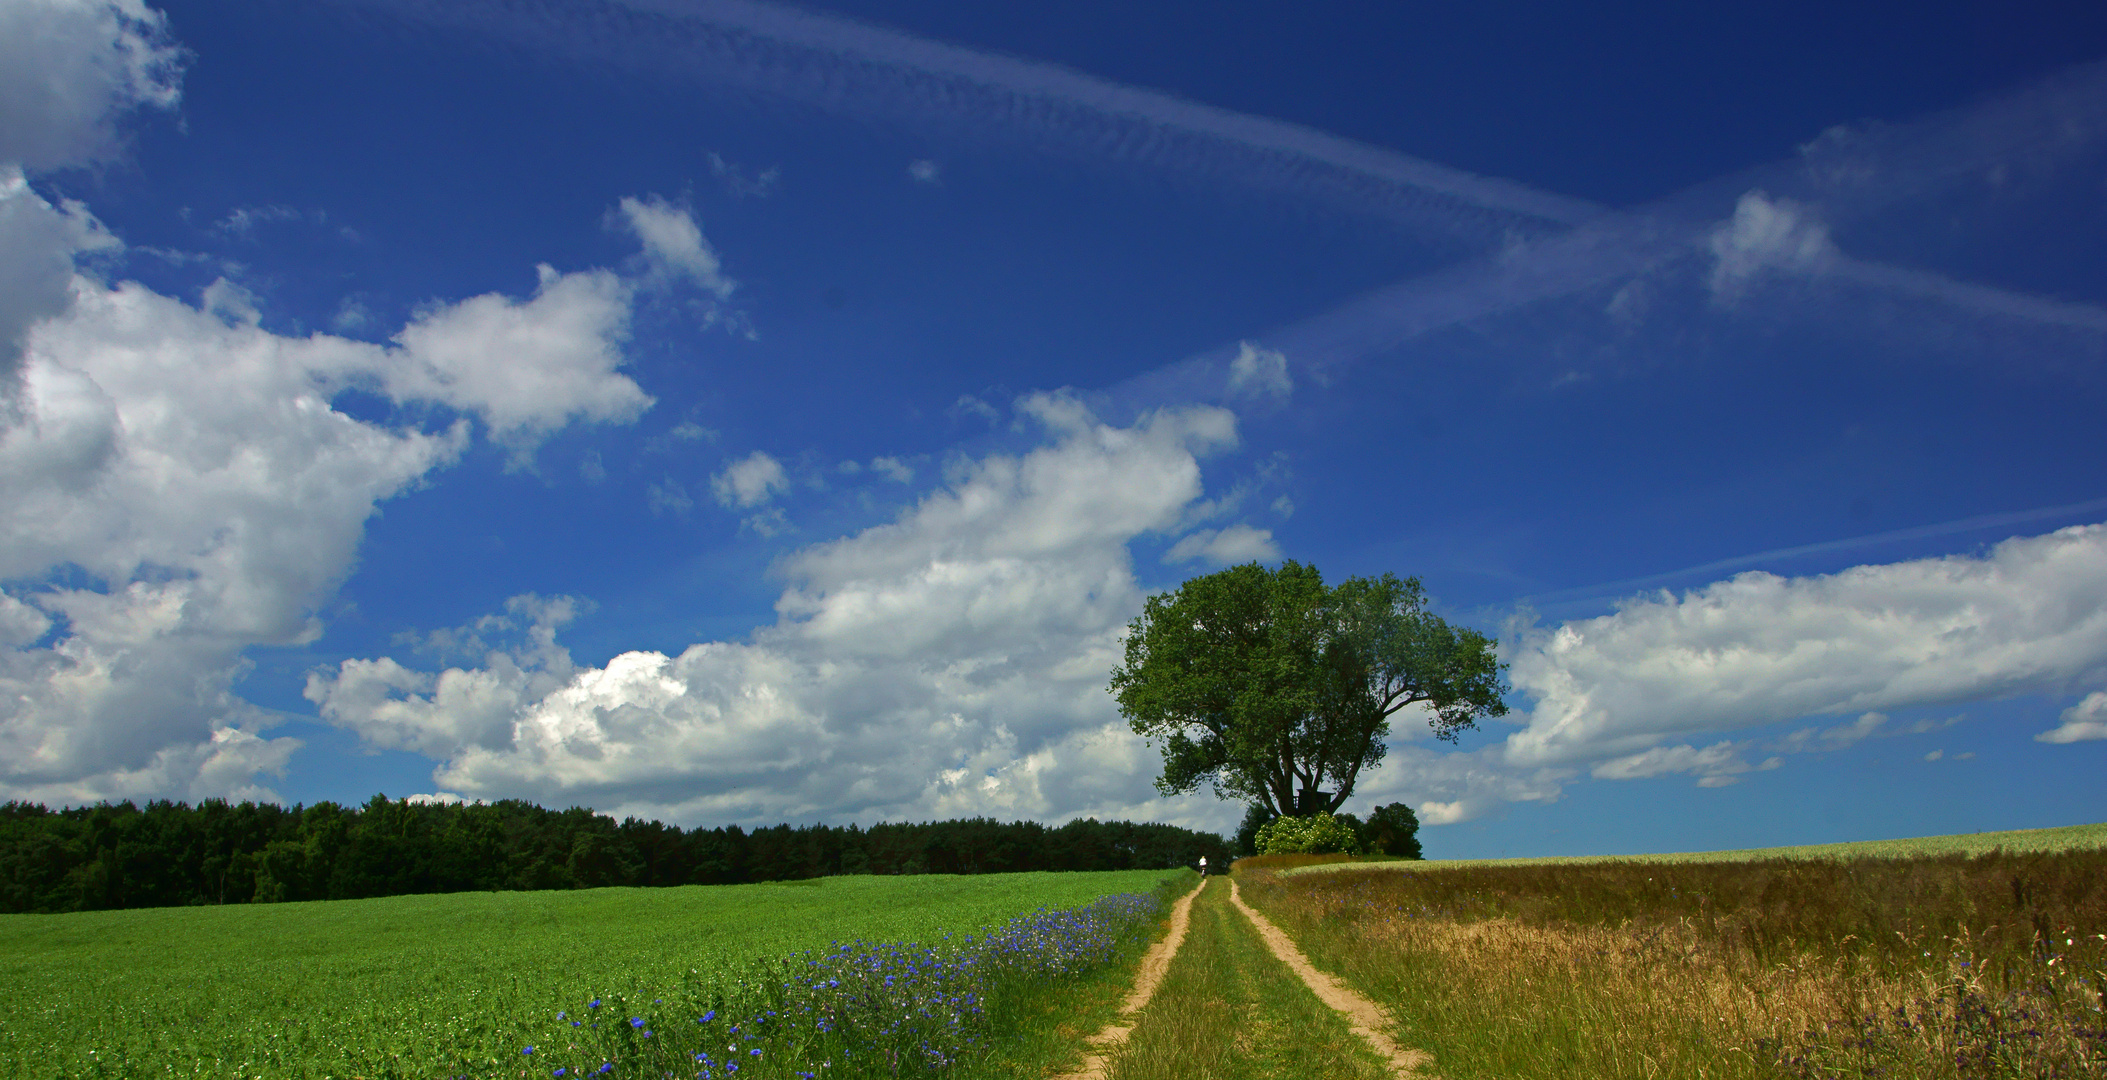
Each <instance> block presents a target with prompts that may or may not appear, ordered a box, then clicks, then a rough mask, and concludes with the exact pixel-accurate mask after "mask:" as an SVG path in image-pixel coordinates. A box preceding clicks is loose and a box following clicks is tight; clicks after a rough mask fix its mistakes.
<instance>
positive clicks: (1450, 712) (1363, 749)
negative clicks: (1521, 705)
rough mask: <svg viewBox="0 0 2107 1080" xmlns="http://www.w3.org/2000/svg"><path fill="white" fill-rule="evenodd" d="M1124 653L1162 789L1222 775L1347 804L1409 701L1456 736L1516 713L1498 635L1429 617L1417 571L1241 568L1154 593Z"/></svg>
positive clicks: (1125, 698) (1235, 784)
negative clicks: (1329, 580)
mask: <svg viewBox="0 0 2107 1080" xmlns="http://www.w3.org/2000/svg"><path fill="white" fill-rule="evenodd" d="M1126 650H1127V651H1126V663H1125V664H1123V665H1121V666H1120V667H1118V668H1116V669H1115V670H1114V671H1113V672H1112V693H1113V694H1114V695H1115V696H1116V697H1117V698H1118V699H1119V709H1120V712H1121V713H1123V714H1125V715H1126V717H1127V719H1128V721H1129V722H1130V723H1131V724H1132V725H1133V728H1134V731H1135V732H1136V733H1137V734H1140V735H1143V736H1145V737H1147V738H1148V739H1149V740H1150V741H1151V742H1153V743H1155V744H1157V745H1158V746H1159V747H1160V748H1161V749H1162V751H1163V775H1162V776H1161V777H1159V778H1158V779H1157V781H1156V788H1157V790H1158V791H1161V792H1162V793H1163V794H1165V795H1177V794H1183V793H1185V792H1189V791H1193V790H1195V789H1196V788H1198V787H1199V786H1200V785H1201V784H1202V783H1211V784H1212V785H1213V787H1214V791H1215V794H1216V795H1217V796H1220V797H1222V798H1234V799H1239V800H1242V801H1246V802H1253V803H1257V804H1259V805H1262V806H1264V807H1266V808H1267V809H1269V810H1271V811H1272V812H1273V813H1275V814H1281V815H1296V816H1302V815H1308V814H1314V813H1317V812H1319V811H1333V810H1337V809H1338V808H1339V807H1340V806H1341V805H1342V804H1344V803H1345V802H1346V799H1347V797H1348V796H1349V795H1351V794H1353V785H1354V781H1355V780H1356V779H1357V778H1358V777H1359V776H1360V774H1361V771H1362V770H1364V769H1367V768H1371V767H1373V766H1374V765H1376V764H1377V763H1378V762H1380V761H1382V759H1383V753H1384V750H1385V749H1386V747H1385V744H1384V739H1385V737H1386V736H1387V735H1388V734H1389V733H1390V717H1391V715H1392V714H1394V713H1396V712H1397V711H1398V710H1400V709H1403V708H1406V707H1407V706H1411V705H1423V706H1425V707H1426V709H1427V710H1428V711H1429V712H1430V714H1431V715H1430V716H1429V720H1428V722H1429V724H1430V725H1431V726H1432V727H1433V729H1434V734H1435V735H1436V736H1438V737H1440V738H1443V739H1447V740H1451V741H1453V740H1454V739H1455V737H1456V733H1457V732H1459V731H1462V730H1464V729H1466V728H1470V727H1473V726H1475V724H1476V723H1477V720H1478V718H1479V717H1481V716H1500V715H1503V714H1505V713H1506V712H1507V707H1506V706H1505V705H1504V704H1503V703H1502V702H1501V701H1500V696H1501V694H1503V693H1505V692H1506V689H1507V687H1506V684H1505V682H1504V681H1503V679H1502V678H1501V672H1502V670H1503V669H1504V667H1505V665H1503V664H1501V663H1500V662H1499V660H1498V659H1497V658H1496V657H1495V656H1494V655H1493V643H1492V640H1491V639H1490V638H1487V637H1486V636H1485V635H1483V634H1480V633H1478V632H1476V631H1474V630H1469V629H1466V628H1462V627H1455V626H1450V625H1449V624H1448V623H1447V622H1445V621H1443V620H1442V619H1441V618H1440V617H1439V616H1436V615H1433V614H1431V613H1429V612H1428V611H1427V610H1426V594H1425V593H1424V592H1423V591H1422V590H1421V588H1420V584H1419V580H1418V579H1417V578H1405V579H1403V580H1399V579H1398V578H1397V577H1396V576H1395V575H1392V574H1384V575H1383V576H1382V577H1380V578H1348V579H1347V580H1345V581H1343V582H1341V583H1339V584H1338V585H1337V586H1335V587H1327V586H1326V585H1325V584H1324V578H1323V576H1322V575H1320V574H1318V572H1317V569H1316V567H1313V566H1305V565H1303V564H1301V563H1297V562H1286V563H1282V564H1281V566H1280V568H1279V569H1277V570H1274V569H1268V568H1266V567H1265V566H1263V565H1260V564H1258V563H1248V564H1246V565H1243V566H1232V567H1230V568H1228V569H1226V570H1222V571H1220V572H1218V573H1213V574H1208V575H1206V576H1204V577H1196V578H1193V579H1192V580H1190V581H1187V582H1186V583H1185V584H1183V585H1181V586H1179V587H1178V589H1177V590H1176V591H1174V592H1170V593H1164V594H1161V595H1157V596H1152V597H1150V598H1149V600H1148V604H1147V606H1146V607H1145V608H1144V609H1143V611H1142V614H1141V616H1140V617H1139V618H1137V619H1135V620H1134V622H1133V623H1132V624H1131V625H1130V626H1129V627H1128V629H1127V643H1126Z"/></svg>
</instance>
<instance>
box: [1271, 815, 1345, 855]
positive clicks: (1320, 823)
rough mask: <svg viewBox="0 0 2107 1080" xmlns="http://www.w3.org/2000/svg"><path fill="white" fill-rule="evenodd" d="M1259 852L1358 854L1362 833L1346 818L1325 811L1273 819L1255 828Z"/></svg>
mask: <svg viewBox="0 0 2107 1080" xmlns="http://www.w3.org/2000/svg"><path fill="white" fill-rule="evenodd" d="M1257 843H1258V853H1259V854H1261V855H1322V854H1326V853H1329V852H1335V851H1336V852H1344V853H1346V854H1348V855H1359V854H1361V835H1360V832H1359V831H1358V830H1357V829H1355V828H1354V823H1353V822H1352V821H1351V820H1348V819H1342V818H1336V817H1333V816H1332V815H1330V814H1328V813H1321V812H1320V813H1316V814H1312V815H1310V816H1309V817H1284V818H1278V819H1275V820H1274V821H1273V822H1271V823H1270V824H1267V825H1266V826H1264V827H1263V828H1261V829H1259V830H1258V837H1257Z"/></svg>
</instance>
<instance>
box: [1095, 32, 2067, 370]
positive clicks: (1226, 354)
mask: <svg viewBox="0 0 2107 1080" xmlns="http://www.w3.org/2000/svg"><path fill="white" fill-rule="evenodd" d="M2103 144H2107V63H2095V64H2088V65H2084V66H2081V67H2077V68H2073V69H2071V70H2069V71H2066V72H2062V73H2059V74H2057V75H2054V76H2051V77H2049V78H2046V79H2043V80H2041V81H2040V82H2038V83H2036V84H2033V85H2031V86H2028V87H2026V88H2024V89H2022V90H2020V91H2018V92H2016V93H2013V94H2009V95H2007V96H2005V97H2002V98H1998V99H1994V100H1991V101H1988V102H1985V103H1983V104H1979V105H1977V106H1974V107H1971V108H1967V109H1961V110H1956V111H1954V112H1949V113H1946V114H1942V115H1938V116H1934V117H1931V118H1929V119H1926V120H1923V121H1919V122H1916V123H1912V124H1906V125H1892V126H1885V127H1880V128H1875V129H1872V130H1869V131H1866V132H1861V133H1846V132H1842V131H1832V132H1830V133H1828V134H1826V135H1824V136H1823V137H1822V138H1819V139H1817V140H1815V141H1814V142H1813V143H1810V144H1808V145H1807V146H1805V147H1803V148H1801V153H1800V155H1799V156H1798V157H1796V158H1793V159H1789V160H1786V161H1782V162H1773V163H1769V164H1766V165H1761V166H1757V167H1754V168H1751V169H1746V170H1742V171H1738V172H1735V173H1731V174H1728V175H1726V176H1722V177H1718V178H1715V179H1713V180H1710V181H1707V182H1705V183H1703V184H1699V185H1696V186H1695V187H1692V188H1690V189H1688V190H1685V191H1682V192H1678V193H1676V194H1674V195H1671V196H1669V197H1667V198H1664V199H1661V200H1658V201H1656V202H1654V203H1651V204H1647V205H1645V206H1641V207H1638V208H1635V209H1631V210H1625V211H1603V212H1601V213H1598V214H1596V215H1595V216H1594V217H1591V218H1588V219H1585V220H1583V221H1581V222H1578V223H1576V224H1575V225H1574V226H1573V227H1571V228H1569V229H1567V230H1565V231H1563V232H1561V233H1557V234H1552V235H1545V236H1538V237H1533V238H1529V239H1526V240H1521V241H1518V242H1516V243H1513V244H1511V245H1509V246H1506V247H1503V248H1502V249H1499V250H1496V251H1492V252H1489V253H1486V254H1483V255H1479V256H1476V257H1473V258H1469V259H1466V260H1464V261H1462V262H1460V263H1456V264H1452V265H1450V266H1446V267H1443V268H1441V269H1438V270H1434V271H1431V272H1429V273H1425V274H1421V275H1417V276H1414V277H1410V278H1405V279H1403V280H1400V281H1396V282H1392V283H1390V284H1388V285H1384V286H1381V287H1379V288H1376V289H1374V290H1371V291H1369V292H1367V293H1364V294H1362V295H1360V296H1358V297H1355V298H1353V299H1351V300H1349V301H1347V302H1346V303H1344V304H1341V305H1339V306H1338V307H1335V308H1332V309H1331V310H1329V311H1326V312H1324V313H1322V314H1319V315H1316V316H1313V317H1311V318H1309V319H1305V320H1302V321H1300V322H1297V323H1293V324H1290V325H1288V326H1285V327H1280V328H1278V329H1275V330H1271V331H1267V332H1264V333H1259V334H1248V335H1244V336H1243V337H1241V338H1239V340H1238V341H1237V342H1229V343H1224V344H1222V345H1219V346H1216V347H1214V348H1212V349H1209V350H1207V351H1205V352H1202V353H1200V354H1197V355H1195V356H1192V357H1189V358H1187V359H1185V360H1182V361H1178V362H1175V363H1172V364H1169V365H1165V366H1164V367H1162V368H1158V369H1156V370H1153V371H1149V372H1145V373H1143V374H1141V375H1138V376H1135V377H1134V378H1132V379H1129V380H1126V381H1125V382H1122V383H1120V384H1118V385H1116V386H1113V387H1109V388H1107V389H1105V390H1104V391H1102V392H1101V393H1100V394H1099V395H1098V399H1099V400H1101V401H1103V402H1106V403H1107V404H1108V405H1109V404H1110V403H1124V404H1125V405H1127V406H1129V407H1145V406H1146V405H1147V404H1153V403H1161V402H1164V401H1168V400H1173V399H1176V398H1180V397H1183V398H1184V399H1187V400H1190V399H1192V398H1195V397H1197V398H1199V399H1202V400H1215V399H1219V398H1220V397H1221V396H1222V395H1223V392H1224V387H1225V385H1226V372H1227V364H1228V361H1229V359H1230V358H1231V357H1233V356H1235V355H1236V353H1237V351H1238V348H1239V347H1240V343H1241V341H1242V340H1244V338H1249V339H1250V340H1253V341H1255V342H1256V343H1257V344H1259V345H1262V346H1264V347H1266V348H1269V349H1274V350H1277V351H1279V352H1282V353H1284V354H1286V356H1287V357H1288V358H1289V360H1290V362H1291V363H1293V364H1294V366H1295V367H1296V369H1298V370H1299V371H1301V372H1304V373H1312V374H1316V375H1318V376H1320V377H1322V375H1323V374H1324V373H1325V372H1326V371H1327V370H1328V369H1331V368H1336V367H1338V366H1340V365H1344V364H1348V363H1352V362H1354V361H1358V360H1362V359H1365V358H1367V357H1370V356H1375V355H1381V354H1383V353H1386V352H1389V351H1391V350H1394V349H1396V348H1398V347H1400V346H1402V345H1405V344H1407V343H1408V342H1411V341H1413V340H1415V339H1417V338H1420V337H1423V336H1425V335H1427V334H1429V333H1432V332H1434V331H1437V330H1441V329H1445V328H1448V327H1454V326H1460V325H1464V324H1467V323H1470V322H1472V321H1474V320H1478V319H1483V318H1486V317H1489V316H1493V315H1498V314H1502V313H1506V312H1511V311H1515V310H1517V309H1520V308H1523V307H1527V306H1529V305H1531V304H1536V303H1541V302H1544V301H1549V300H1555V299H1559V298H1563V297H1570V296H1575V295H1580V294H1584V293H1586V292H1588V291H1590V290H1595V289H1602V288H1606V287H1608V286H1610V285H1612V284H1615V283H1618V282H1622V281H1627V280H1632V279H1635V278H1639V277H1641V276H1643V275H1646V274H1649V273H1651V272H1655V271H1659V270H1662V269H1665V268H1667V267H1668V266H1670V265H1671V264H1677V263H1683V262H1691V263H1695V262H1697V261H1699V260H1702V261H1704V262H1710V261H1712V260H1713V259H1714V253H1713V252H1712V251H1711V250H1710V248H1709V247H1708V243H1709V241H1710V240H1711V239H1712V237H1713V236H1714V235H1715V233H1716V231H1717V230H1719V229H1720V228H1721V227H1722V225H1724V224H1725V223H1727V222H1728V221H1729V220H1730V219H1731V217H1732V215H1733V213H1734V210H1735V207H1736V203H1737V201H1738V200H1739V199H1741V198H1742V197H1744V196H1745V195H1747V194H1749V193H1750V192H1757V191H1761V192H1765V193H1767V194H1768V195H1770V196H1774V197H1776V198H1777V199H1778V200H1779V201H1780V202H1781V203H1794V204H1798V205H1802V206H1804V207H1805V208H1807V209H1808V210H1809V211H1811V212H1813V213H1815V214H1816V217H1815V218H1814V220H1813V221H1812V224H1815V225H1819V226H1821V227H1823V228H1824V229H1825V230H1826V228H1827V227H1829V226H1835V225H1842V224H1849V223H1852V222H1854V221H1858V220H1862V219H1865V218H1868V217H1871V216H1873V215H1875V214H1877V213H1879V212H1881V211H1882V210H1884V209H1886V208H1888V207H1890V206H1892V205H1894V204H1895V203H1897V202H1900V201H1904V200H1907V199H1920V198H1925V197H1932V196H1937V195H1940V194H1942V193H1944V192H1946V191H1950V190H1953V189H1955V188H1961V187H1965V186H1966V185H1970V184H1982V183H1994V182H1995V180H1996V178H1998V177H2000V176H2007V175H2011V176H2019V175H2028V174H2036V173H2044V172H2048V171H2050V170H2052V169H2054V168H2055V167H2057V166H2059V165H2066V164H2067V163H2068V162H2069V161H2070V160H2071V159H2072V158H2075V157H2080V156H2083V155H2088V154H2089V155H2098V154H2099V153H2100V152H2101V149H2102V146H2103ZM1766 269H1770V270H1776V271H1781V272H1785V273H1789V274H1794V275H1798V276H1804V277H1806V278H1809V279H1823V280H1827V281H1829V282H1831V283H1833V284H1839V285H1848V286H1852V287H1856V288H1859V289H1863V290H1867V291H1869V292H1871V293H1875V294H1879V295H1884V296H1897V297H1904V298H1914V299H1918V300H1924V301H1929V302H1932V303H1935V304H1937V305H1939V306H1941V307H1943V308H1945V309H1948V310H1951V311H1956V312H1961V313H1965V314H1968V315H1972V316H1977V317H1983V318H1988V319H1994V320H1999V321H2003V322H2006V323H2016V324H2022V325H2028V326H2035V327H2043V328H2048V329H2051V330H2057V331H2074V332H2077V333H2080V334H2082V335H2085V336H2086V337H2087V338H2089V339H2091V343H2092V344H2093V345H2094V346H2095V347H2097V346H2098V345H2099V344H2100V343H2101V338H2102V336H2103V335H2107V308H2103V307H2101V306H2100V305H2097V304H2090V303H2083V302H2076V301H2066V300H2055V299H2048V298H2043V297H2037V296H2032V295H2028V294H2025V293H2020V292H2015V291H2012V290H2009V289H2000V288H1997V287H1994V286H1988V285H1980V284H1975V283H1971V282H1964V281H1958V280H1955V279H1953V278H1950V277H1947V276H1945V275H1942V274H1938V273H1935V272H1932V271H1928V270H1920V269H1915V268H1909V267H1900V266H1893V265H1887V264H1882V263H1877V262H1871V261H1867V260H1862V259H1856V258H1853V257H1851V256H1849V255H1848V254H1845V253H1843V252H1840V251H1836V250H1834V249H1833V248H1832V249H1831V250H1830V251H1828V252H1827V253H1826V255H1825V256H1824V257H1823V258H1821V259H1819V260H1816V261H1813V262H1810V263H1808V264H1807V265H1805V266H1799V267H1794V266H1789V265H1786V266H1777V267H1766Z"/></svg>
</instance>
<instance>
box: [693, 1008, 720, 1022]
mask: <svg viewBox="0 0 2107 1080" xmlns="http://www.w3.org/2000/svg"><path fill="white" fill-rule="evenodd" d="M715 1019H717V1010H715V1009H711V1010H710V1011H709V1012H706V1013H703V1014H702V1019H700V1020H697V1021H695V1022H696V1023H698V1024H707V1023H709V1022H710V1021H712V1020H715Z"/></svg>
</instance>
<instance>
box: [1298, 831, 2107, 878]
mask: <svg viewBox="0 0 2107 1080" xmlns="http://www.w3.org/2000/svg"><path fill="white" fill-rule="evenodd" d="M2097 848H2107V823H2102V824H2098V825H2064V826H2061V827H2058V828H2053V829H2014V830H2011V831H2009V832H1985V833H1959V834H1956V835H1953V836H1920V837H1916V838H1913V839H1907V840H1857V841H1852V842H1849V843H1842V844H1803V845H1800V846H1797V847H1774V848H1740V849H1736V850H1732V851H1685V852H1674V853H1669V854H1659V855H1547V856H1543V857H1539V858H1523V859H1425V860H1410V861H1407V860H1399V859H1389V858H1369V859H1355V860H1351V861H1343V860H1342V861H1338V862H1325V863H1317V864H1313V865H1309V866H1295V867H1288V868H1285V869H1282V870H1281V871H1280V873H1282V874H1284V875H1287V876H1290V877H1292V876H1295V875H1299V874H1329V873H1336V872H1338V871H1341V870H1442V869H1450V868H1455V867H1464V866H1581V865H1586V864H1589V863H1606V862H1636V863H1704V862H1750V861H1755V860H1761V859H1866V858H1873V859H1914V858H1922V857H1925V856H1938V855H1982V854H1987V853H1988V852H1991V851H1997V850H2003V851H2006V852H2013V853H2018V852H2027V851H2087V850H2093V849H2097Z"/></svg>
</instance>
